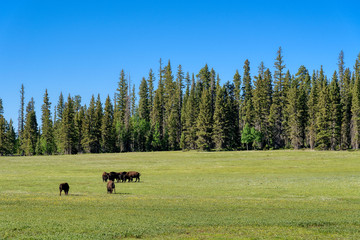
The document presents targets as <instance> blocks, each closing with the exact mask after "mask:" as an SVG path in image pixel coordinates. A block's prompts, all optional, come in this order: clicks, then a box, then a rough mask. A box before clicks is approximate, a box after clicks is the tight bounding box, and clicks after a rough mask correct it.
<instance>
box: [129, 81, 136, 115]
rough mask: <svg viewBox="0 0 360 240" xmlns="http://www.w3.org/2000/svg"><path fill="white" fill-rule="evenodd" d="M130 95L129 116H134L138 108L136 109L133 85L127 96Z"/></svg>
mask: <svg viewBox="0 0 360 240" xmlns="http://www.w3.org/2000/svg"><path fill="white" fill-rule="evenodd" d="M129 95H131V111H130V112H131V116H135V115H136V114H137V113H138V108H137V107H136V100H137V98H136V92H135V84H134V85H133V88H132V91H131V93H130V94H129Z"/></svg>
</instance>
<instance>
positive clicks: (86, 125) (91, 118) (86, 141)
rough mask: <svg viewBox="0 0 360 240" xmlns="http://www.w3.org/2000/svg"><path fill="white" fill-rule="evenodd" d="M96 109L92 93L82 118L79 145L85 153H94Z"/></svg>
mask: <svg viewBox="0 0 360 240" xmlns="http://www.w3.org/2000/svg"><path fill="white" fill-rule="evenodd" d="M95 122H96V110H95V97H94V95H92V97H91V100H90V104H89V107H88V108H87V109H86V112H85V117H84V120H83V130H82V133H83V138H82V142H81V145H82V146H83V148H84V151H85V152H87V153H96V152H97V151H96V150H97V147H98V143H97V129H95V126H96V124H95Z"/></svg>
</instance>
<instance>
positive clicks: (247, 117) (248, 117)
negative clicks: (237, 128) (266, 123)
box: [240, 59, 254, 127]
mask: <svg viewBox="0 0 360 240" xmlns="http://www.w3.org/2000/svg"><path fill="white" fill-rule="evenodd" d="M243 76H244V77H243V87H242V96H241V104H242V105H241V108H240V112H241V127H243V126H245V124H246V123H249V125H250V126H252V125H253V120H254V117H253V110H254V107H253V102H252V100H253V99H252V97H253V87H252V81H251V76H250V62H249V60H247V59H246V61H245V63H244V74H243Z"/></svg>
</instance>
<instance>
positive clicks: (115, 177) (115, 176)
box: [109, 172, 121, 182]
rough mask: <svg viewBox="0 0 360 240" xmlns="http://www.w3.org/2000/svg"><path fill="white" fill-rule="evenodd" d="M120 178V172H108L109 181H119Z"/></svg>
mask: <svg viewBox="0 0 360 240" xmlns="http://www.w3.org/2000/svg"><path fill="white" fill-rule="evenodd" d="M120 179H121V173H120V172H110V173H109V180H111V181H115V180H116V181H117V182H119V181H120Z"/></svg>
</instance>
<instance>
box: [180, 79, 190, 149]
mask: <svg viewBox="0 0 360 240" xmlns="http://www.w3.org/2000/svg"><path fill="white" fill-rule="evenodd" d="M185 81H186V90H185V95H184V97H183V101H182V103H183V104H182V106H181V137H180V148H181V149H183V150H185V149H188V148H189V147H188V144H187V142H186V134H187V126H186V117H187V115H188V113H187V103H188V100H189V96H190V81H191V80H190V74H189V72H187V73H186V77H185Z"/></svg>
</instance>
